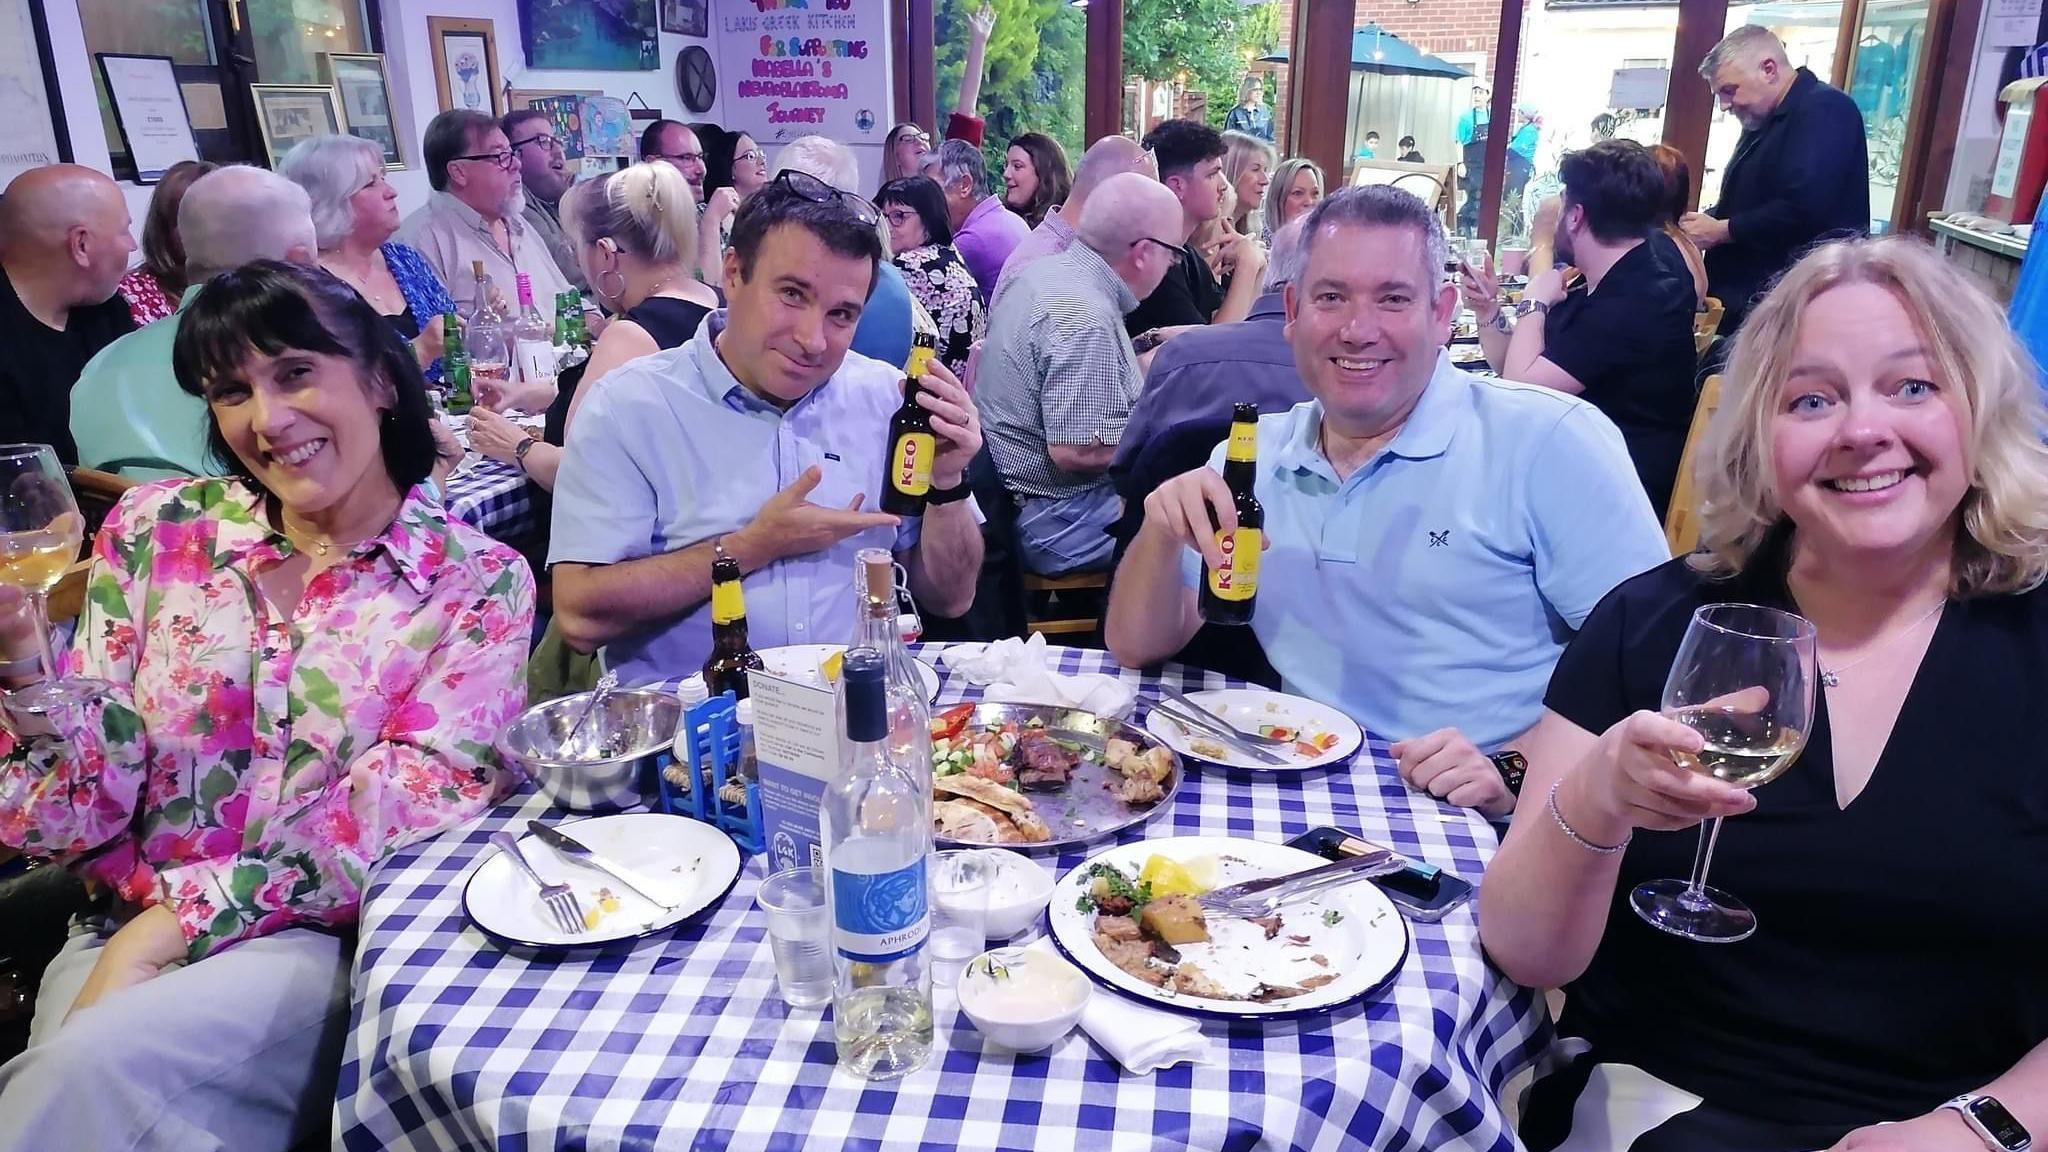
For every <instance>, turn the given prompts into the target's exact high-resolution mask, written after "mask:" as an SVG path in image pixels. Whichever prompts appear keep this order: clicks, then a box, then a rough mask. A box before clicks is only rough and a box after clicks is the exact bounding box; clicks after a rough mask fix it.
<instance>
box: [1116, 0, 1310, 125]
mask: <svg viewBox="0 0 2048 1152" xmlns="http://www.w3.org/2000/svg"><path fill="white" fill-rule="evenodd" d="M1280 9H1281V5H1279V4H1271V3H1269V4H1257V5H1252V6H1249V7H1247V6H1246V5H1244V4H1242V3H1240V2H1239V0H1124V84H1125V92H1126V94H1127V95H1126V99H1125V107H1126V109H1127V110H1131V111H1135V112H1136V113H1137V115H1136V116H1132V117H1127V119H1126V122H1125V124H1124V130H1125V131H1126V132H1131V133H1134V134H1136V135H1140V136H1142V135H1143V134H1144V133H1145V131H1146V130H1147V129H1149V128H1150V127H1152V125H1154V124H1157V123H1158V122H1159V121H1161V120H1164V119H1166V118H1167V117H1169V116H1180V117H1185V118H1187V119H1190V120H1200V121H1202V122H1203V123H1205V124H1208V125H1210V126H1211V127H1214V128H1217V129H1221V128H1223V127H1224V126H1225V122H1226V120H1227V119H1228V118H1229V116H1230V111H1231V109H1232V108H1235V107H1237V106H1238V104H1239V99H1240V94H1241V92H1242V91H1243V88H1244V86H1245V81H1246V80H1247V78H1248V77H1250V78H1254V79H1255V84H1254V86H1255V87H1256V88H1257V89H1258V91H1259V98H1260V101H1259V102H1260V104H1261V105H1262V106H1263V108H1264V110H1265V113H1266V115H1258V114H1247V115H1243V116H1240V121H1241V122H1246V123H1250V122H1256V123H1258V124H1260V125H1269V124H1270V123H1271V116H1270V114H1271V112H1272V109H1273V100H1274V98H1275V97H1276V96H1277V94H1278V86H1277V84H1276V83H1275V80H1276V78H1275V77H1273V76H1271V75H1269V74H1267V73H1266V72H1265V69H1267V68H1268V67H1269V66H1270V63H1271V62H1268V61H1266V60H1264V59H1263V57H1266V56H1269V55H1279V54H1280V53H1279V52H1278V51H1277V48H1278V47H1279V45H1280V44H1281V43H1282V40H1281V29H1280ZM1133 93H1135V94H1136V95H1138V96H1141V97H1142V100H1138V99H1132V98H1131V94H1133ZM1140 104H1142V107H1134V106H1137V105H1140ZM1247 107H1249V106H1248V105H1247ZM1267 131H1271V129H1270V128H1268V129H1267ZM1275 135H1276V136H1277V133H1275Z"/></svg>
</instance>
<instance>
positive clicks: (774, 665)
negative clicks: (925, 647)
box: [755, 644, 939, 700]
mask: <svg viewBox="0 0 2048 1152" xmlns="http://www.w3.org/2000/svg"><path fill="white" fill-rule="evenodd" d="M844 651H846V645H844V644H787V645H784V646H783V647H781V648H763V649H761V650H760V651H758V652H756V653H755V655H757V656H759V657H760V658H761V663H763V664H765V665H767V666H768V670H769V671H770V672H773V673H775V674H776V675H777V676H780V677H782V678H783V679H785V680H810V681H813V682H815V683H818V684H823V683H824V682H825V678H824V675H823V674H822V673H820V672H819V671H818V665H820V664H823V663H824V662H825V661H826V660H827V659H829V658H830V657H831V655H832V654H833V653H834V652H844ZM911 662H912V663H914V664H916V665H917V678H918V679H919V680H922V681H924V697H925V699H926V700H937V699H938V698H939V672H938V669H936V668H933V667H932V666H931V665H929V664H927V663H925V662H924V661H922V660H918V659H916V658H915V657H913V658H912V660H911Z"/></svg>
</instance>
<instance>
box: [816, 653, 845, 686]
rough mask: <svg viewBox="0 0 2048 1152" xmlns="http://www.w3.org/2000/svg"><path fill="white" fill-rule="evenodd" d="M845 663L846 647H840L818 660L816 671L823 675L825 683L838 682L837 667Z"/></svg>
mask: <svg viewBox="0 0 2048 1152" xmlns="http://www.w3.org/2000/svg"><path fill="white" fill-rule="evenodd" d="M845 664H846V649H844V648H841V649H840V650H838V651H837V652H834V653H832V654H831V655H830V656H827V657H825V658H824V659H823V660H820V661H818V671H819V673H821V674H822V675H823V676H824V677H825V683H827V684H837V683H839V669H840V668H841V667H843V666H844V665H845Z"/></svg>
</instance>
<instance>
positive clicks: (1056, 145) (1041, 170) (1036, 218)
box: [1010, 132, 1074, 228]
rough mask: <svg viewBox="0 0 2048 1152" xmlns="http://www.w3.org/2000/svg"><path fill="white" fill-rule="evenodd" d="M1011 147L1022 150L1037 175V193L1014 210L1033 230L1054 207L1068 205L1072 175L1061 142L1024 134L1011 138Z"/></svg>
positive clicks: (1042, 134) (1042, 136) (1038, 133)
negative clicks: (1029, 158) (1022, 205)
mask: <svg viewBox="0 0 2048 1152" xmlns="http://www.w3.org/2000/svg"><path fill="white" fill-rule="evenodd" d="M1010 147H1012V148H1022V149H1023V150H1024V154H1025V155H1026V156H1029V157H1031V167H1032V169H1033V170H1034V171H1036V172H1037V173H1038V191H1036V192H1033V193H1032V194H1031V202H1030V203H1029V204H1026V205H1025V206H1024V207H1022V208H1019V209H1015V211H1016V213H1017V214H1018V215H1019V216H1022V217H1024V219H1025V221H1026V222H1027V223H1029V224H1030V225H1031V226H1032V227H1034V228H1036V227H1038V225H1039V224H1040V223H1042V222H1043V221H1044V220H1045V214H1046V213H1047V212H1050V211H1052V210H1053V208H1054V207H1055V206H1057V205H1060V204H1064V203H1066V202H1067V193H1069V192H1071V191H1073V190H1074V175H1073V172H1072V171H1071V170H1069V169H1068V167H1067V151H1066V149H1064V148H1062V147H1060V142H1059V141H1057V140H1055V139H1053V138H1052V137H1050V136H1047V135H1046V134H1045V133H1043V132H1025V133H1022V134H1020V135H1017V136H1013V137H1011V138H1010Z"/></svg>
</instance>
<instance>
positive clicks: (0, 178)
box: [0, 0, 71, 188]
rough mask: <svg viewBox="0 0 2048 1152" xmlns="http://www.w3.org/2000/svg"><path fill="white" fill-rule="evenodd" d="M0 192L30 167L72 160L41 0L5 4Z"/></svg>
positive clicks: (1, 17)
mask: <svg viewBox="0 0 2048 1152" xmlns="http://www.w3.org/2000/svg"><path fill="white" fill-rule="evenodd" d="M0 93H4V94H5V99H6V101H7V104H8V106H9V108H10V109H11V111H12V114H11V115H9V116H7V117H5V118H4V119H0V188H5V187H6V186H7V185H8V184H9V183H11V182H12V181H13V180H14V178H15V177H16V176H19V175H21V174H22V173H23V172H26V171H28V170H29V169H31V168H40V167H42V166H43V165H45V164H55V163H58V162H59V161H64V162H69V161H70V159H71V134H70V133H69V132H68V131H66V130H65V126H64V106H63V103H62V102H61V100H60V99H59V98H58V96H57V67H56V64H55V62H54V61H53V60H52V58H51V56H50V28H49V24H48V22H47V21H46V20H45V19H44V18H43V5H42V3H41V2H40V0H4V3H0Z"/></svg>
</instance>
